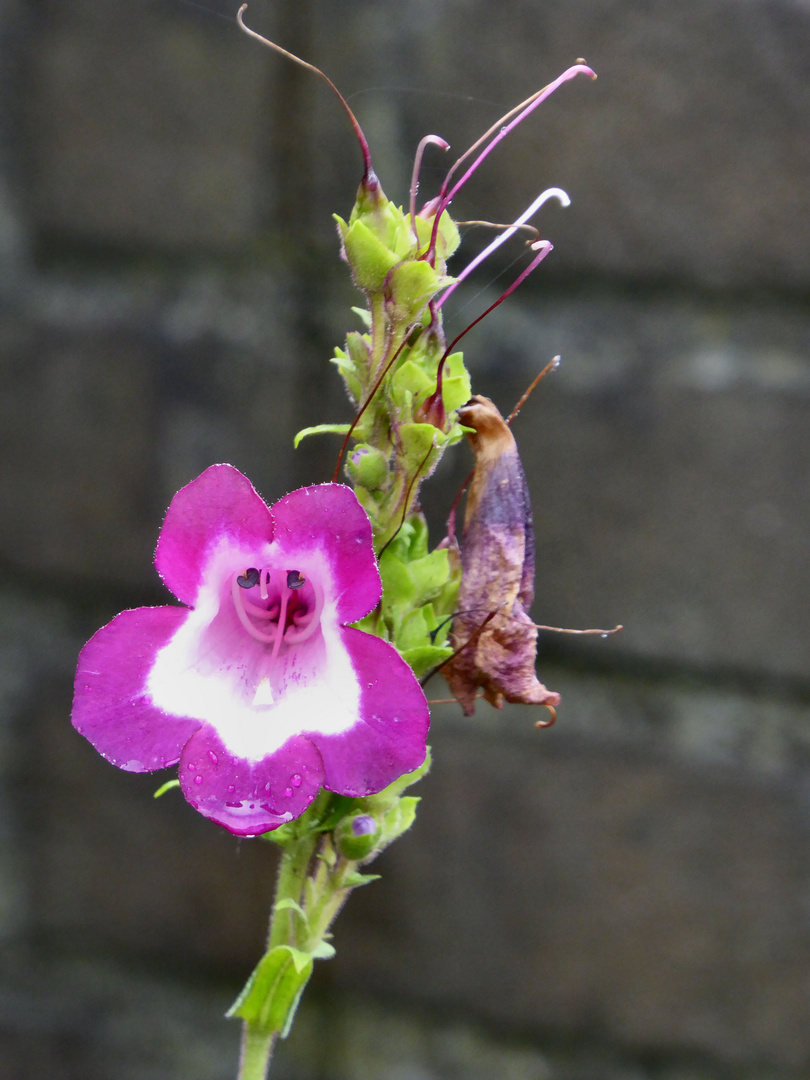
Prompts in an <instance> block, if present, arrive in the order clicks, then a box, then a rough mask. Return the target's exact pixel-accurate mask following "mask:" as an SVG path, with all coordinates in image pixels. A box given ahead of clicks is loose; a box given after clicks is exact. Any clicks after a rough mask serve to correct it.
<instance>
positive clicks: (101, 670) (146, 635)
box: [73, 607, 200, 772]
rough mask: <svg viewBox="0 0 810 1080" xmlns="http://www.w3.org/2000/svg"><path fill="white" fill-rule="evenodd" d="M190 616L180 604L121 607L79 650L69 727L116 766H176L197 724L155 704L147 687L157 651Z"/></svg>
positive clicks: (148, 768) (143, 768)
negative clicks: (71, 717)
mask: <svg viewBox="0 0 810 1080" xmlns="http://www.w3.org/2000/svg"><path fill="white" fill-rule="evenodd" d="M188 614H189V613H188V611H187V610H186V608H179V607H178V608H176V607H157V608H136V609H134V610H132V611H122V612H121V614H120V615H116V617H115V618H114V619H113V620H112V622H111V623H108V624H107V625H106V626H103V627H102V628H101V630H99V631H98V632H97V633H96V634H95V635H94V636H93V637H92V638H91V639H90V640H89V641H88V642H87V644H86V645H85V647H84V648H83V649H82V651H81V655H80V656H79V665H78V669H77V671H76V682H75V691H74V698H73V726H74V727H75V728H76V730H77V731H79V732H80V733H81V734H82V735H84V737H85V738H86V739H89V741H90V742H91V743H92V744H93V746H94V747H95V748H96V750H98V751H99V753H100V754H101V755H102V756H103V757H105V758H106V759H107V760H108V761H110V762H112V764H113V765H117V766H118V768H119V769H126V770H128V771H129V772H151V771H152V770H153V769H162V768H164V767H165V766H167V765H174V764H175V763H176V762H177V760H178V759H179V757H180V752H181V750H182V748H183V746H184V744H185V743H186V742H187V741H188V739H189V738H190V737H191V735H193V734H194V732H195V731H196V730H197V728H198V727H199V726H200V724H199V721H198V720H192V719H188V718H186V717H182V716H176V715H172V714H169V713H165V712H163V711H162V710H161V709H159V708H157V707H156V706H155V705H154V704H153V703H152V700H151V697H150V696H149V694H148V692H147V689H146V684H147V679H148V677H149V672H150V671H151V669H152V665H153V664H154V661H155V655H156V653H157V651H158V650H159V649H160V648H162V647H163V646H164V645H165V644H166V642H167V641H168V640H169V639H170V638H171V637H172V636H173V634H174V633H175V632H176V631H177V629H178V628H179V627H180V626H181V625H182V623H183V622H184V620H185V619H186V618H187V617H188Z"/></svg>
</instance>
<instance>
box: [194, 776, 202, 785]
mask: <svg viewBox="0 0 810 1080" xmlns="http://www.w3.org/2000/svg"><path fill="white" fill-rule="evenodd" d="M194 783H195V784H201V783H202V777H201V776H195V777H194Z"/></svg>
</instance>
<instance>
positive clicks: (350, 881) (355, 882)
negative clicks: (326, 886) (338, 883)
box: [343, 874, 382, 889]
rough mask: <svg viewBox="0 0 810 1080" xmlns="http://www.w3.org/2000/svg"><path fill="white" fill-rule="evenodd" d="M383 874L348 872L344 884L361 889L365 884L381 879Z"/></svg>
mask: <svg viewBox="0 0 810 1080" xmlns="http://www.w3.org/2000/svg"><path fill="white" fill-rule="evenodd" d="M381 877H382V875H381V874H347V875H346V877H345V878H344V879H343V884H344V885H345V886H346V888H347V889H360V888H362V886H363V885H370V884H371V882H372V881H379V880H380V878H381Z"/></svg>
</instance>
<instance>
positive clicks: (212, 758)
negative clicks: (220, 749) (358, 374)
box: [208, 750, 219, 765]
mask: <svg viewBox="0 0 810 1080" xmlns="http://www.w3.org/2000/svg"><path fill="white" fill-rule="evenodd" d="M208 756H209V757H210V758H211V761H212V762H213V763H214V765H216V764H217V762H218V761H219V758H218V757H217V755H216V754H215V753H214V751H213V750H209V751H208Z"/></svg>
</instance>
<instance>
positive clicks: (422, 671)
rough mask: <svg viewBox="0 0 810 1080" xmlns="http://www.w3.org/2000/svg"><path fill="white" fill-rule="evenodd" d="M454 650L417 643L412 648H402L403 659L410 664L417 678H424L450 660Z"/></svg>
mask: <svg viewBox="0 0 810 1080" xmlns="http://www.w3.org/2000/svg"><path fill="white" fill-rule="evenodd" d="M452 655H453V650H452V649H450V648H443V647H441V646H439V645H417V646H415V647H414V648H411V649H402V659H403V660H404V661H405V663H406V664H410V666H411V668H412V669H413V673H414V675H415V676H416V677H417V679H421V678H423V677H424V676H425V675H427V673H428V672H429V671H430V670H431V668H435V667H438V666H439V664H443V663H444V661H445V660H449V659H450V657H451V656H452Z"/></svg>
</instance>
